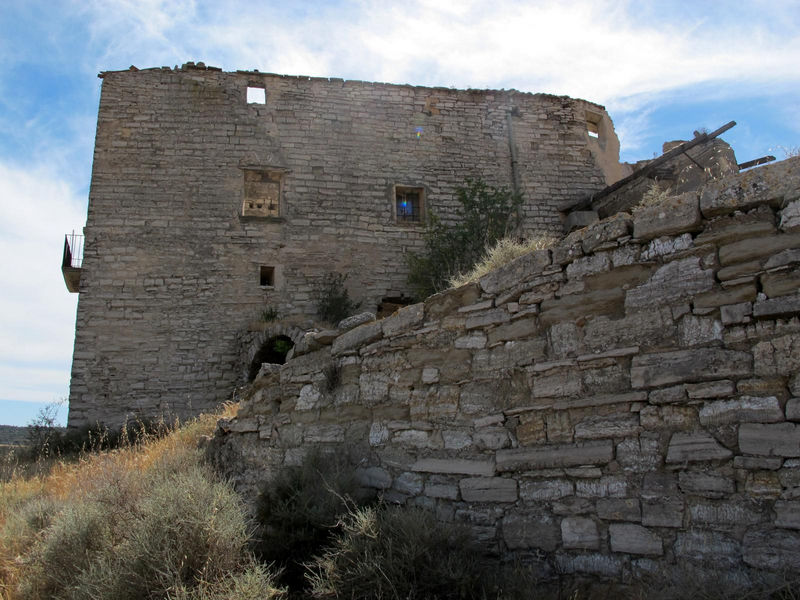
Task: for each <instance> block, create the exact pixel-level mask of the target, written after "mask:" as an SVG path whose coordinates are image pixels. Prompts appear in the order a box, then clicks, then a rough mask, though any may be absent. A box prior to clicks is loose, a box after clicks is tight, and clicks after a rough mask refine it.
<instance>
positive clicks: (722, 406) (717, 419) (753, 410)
mask: <svg viewBox="0 0 800 600" xmlns="http://www.w3.org/2000/svg"><path fill="white" fill-rule="evenodd" d="M780 421H783V411H782V410H781V405H780V403H779V402H778V399H777V398H776V397H775V396H769V397H767V398H752V397H750V396H741V397H740V398H736V399H734V400H718V401H716V402H708V403H706V404H705V405H704V406H703V408H702V409H700V423H701V424H703V425H706V426H708V425H726V424H729V423H778V422H780Z"/></svg>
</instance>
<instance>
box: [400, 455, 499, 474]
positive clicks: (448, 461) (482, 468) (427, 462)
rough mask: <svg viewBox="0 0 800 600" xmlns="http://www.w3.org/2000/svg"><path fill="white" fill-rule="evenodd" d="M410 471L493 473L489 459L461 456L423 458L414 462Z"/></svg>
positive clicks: (492, 465) (492, 466)
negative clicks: (473, 458)
mask: <svg viewBox="0 0 800 600" xmlns="http://www.w3.org/2000/svg"><path fill="white" fill-rule="evenodd" d="M411 470H412V471H416V472H418V473H443V474H456V475H484V476H489V475H493V474H494V464H493V463H492V461H491V460H467V459H463V458H423V459H420V460H418V461H417V462H415V463H414V465H413V466H412V467H411Z"/></svg>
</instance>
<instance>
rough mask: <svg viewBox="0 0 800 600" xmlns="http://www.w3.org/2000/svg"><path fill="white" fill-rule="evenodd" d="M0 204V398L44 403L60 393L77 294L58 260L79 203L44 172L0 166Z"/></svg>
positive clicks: (79, 213) (80, 210) (80, 216)
mask: <svg viewBox="0 0 800 600" xmlns="http://www.w3.org/2000/svg"><path fill="white" fill-rule="evenodd" d="M0 198H2V202H0V255H2V256H3V257H4V259H3V263H2V280H3V294H2V296H0V340H2V343H1V344H0V398H4V399H8V400H28V401H43V402H50V401H52V400H53V398H54V397H56V398H57V397H61V396H65V395H66V394H67V391H68V388H67V385H65V384H67V383H68V380H69V364H70V360H71V355H72V343H73V339H74V331H75V329H74V328H75V310H76V302H77V295H75V294H69V293H68V292H67V290H66V287H65V285H64V281H63V278H62V276H61V268H60V267H61V255H62V250H63V243H64V233H65V229H70V230H71V229H73V228H74V229H76V230H77V231H79V232H80V229H81V227H82V226H83V222H84V221H85V218H86V211H85V208H84V201H83V199H82V198H80V197H78V195H77V194H76V192H75V190H74V189H73V188H72V187H71V186H70V185H69V184H67V183H65V182H63V181H60V180H59V179H58V178H57V177H56V176H55V175H54V174H53V172H52V171H48V170H45V169H42V168H37V167H33V168H23V167H18V166H12V165H9V164H2V163H0Z"/></svg>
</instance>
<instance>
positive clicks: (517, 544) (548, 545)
mask: <svg viewBox="0 0 800 600" xmlns="http://www.w3.org/2000/svg"><path fill="white" fill-rule="evenodd" d="M502 528H503V540H504V541H505V543H506V545H507V546H508V548H509V549H510V550H520V549H528V548H539V549H541V550H544V551H545V552H553V551H554V550H555V549H556V548H557V547H558V544H559V543H560V542H561V531H560V529H559V526H558V524H557V523H556V522H555V521H554V519H553V518H552V517H551V516H549V515H547V514H542V513H540V512H537V513H510V514H507V515H506V516H505V517H504V518H503V521H502Z"/></svg>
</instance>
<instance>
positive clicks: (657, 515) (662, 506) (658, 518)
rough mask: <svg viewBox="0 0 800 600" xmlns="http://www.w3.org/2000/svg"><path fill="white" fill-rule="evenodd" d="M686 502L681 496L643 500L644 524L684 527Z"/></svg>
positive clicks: (647, 525) (649, 525) (648, 525)
mask: <svg viewBox="0 0 800 600" xmlns="http://www.w3.org/2000/svg"><path fill="white" fill-rule="evenodd" d="M683 513H684V503H683V500H681V499H680V498H674V497H673V498H669V497H668V498H663V497H661V498H658V499H655V498H651V499H644V500H642V525H645V526H646V527H672V528H681V527H683Z"/></svg>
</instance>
